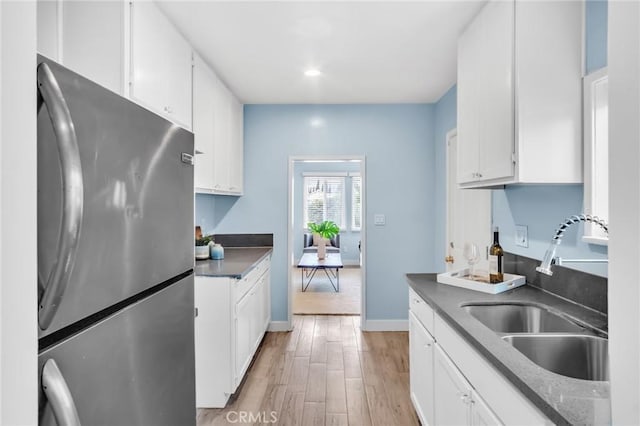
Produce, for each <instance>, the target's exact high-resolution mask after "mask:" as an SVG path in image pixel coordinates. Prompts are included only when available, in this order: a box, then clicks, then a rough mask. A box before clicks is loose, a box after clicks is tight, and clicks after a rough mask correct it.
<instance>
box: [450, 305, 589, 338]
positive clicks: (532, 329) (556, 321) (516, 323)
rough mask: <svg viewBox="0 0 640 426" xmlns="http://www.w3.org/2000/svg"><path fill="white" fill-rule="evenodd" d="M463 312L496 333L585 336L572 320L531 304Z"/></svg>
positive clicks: (470, 307)
mask: <svg viewBox="0 0 640 426" xmlns="http://www.w3.org/2000/svg"><path fill="white" fill-rule="evenodd" d="M462 308H463V309H464V310H465V311H467V312H468V313H469V314H471V316H473V317H474V318H476V319H477V320H478V321H480V322H481V323H483V324H484V325H486V326H487V327H489V328H490V329H491V330H493V331H495V332H496V333H555V332H582V331H584V328H583V327H581V326H579V325H578V324H576V323H574V322H572V321H570V320H569V319H567V318H565V317H563V316H561V315H559V314H556V313H554V312H551V311H550V310H548V309H544V308H542V307H540V306H537V305H533V304H527V303H501V304H487V303H482V304H481V303H469V304H466V305H463V306H462Z"/></svg>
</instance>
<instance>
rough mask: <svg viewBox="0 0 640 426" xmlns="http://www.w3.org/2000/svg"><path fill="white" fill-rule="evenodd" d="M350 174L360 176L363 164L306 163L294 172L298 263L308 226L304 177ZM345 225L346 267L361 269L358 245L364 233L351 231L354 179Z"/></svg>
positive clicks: (299, 163)
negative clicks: (305, 213)
mask: <svg viewBox="0 0 640 426" xmlns="http://www.w3.org/2000/svg"><path fill="white" fill-rule="evenodd" d="M310 172H311V173H316V172H317V173H319V174H322V173H325V172H328V173H341V172H344V173H349V172H360V163H357V162H327V163H316V162H313V163H305V162H302V161H296V162H295V164H294V169H293V185H294V187H293V188H294V189H293V229H295V232H296V234H295V235H294V237H293V243H294V247H293V254H294V256H295V258H296V260H298V259H299V258H300V256H301V255H302V245H303V242H304V238H303V234H304V233H305V232H309V231H307V230H306V227H307V224H306V223H305V222H304V217H303V215H304V212H303V200H304V196H303V195H304V194H303V191H304V176H303V175H302V174H303V173H310ZM344 201H345V224H344V229H343V230H341V231H340V254H341V256H342V262H343V263H344V264H345V265H359V264H360V252H359V251H358V243H359V242H360V231H352V230H351V177H349V176H346V177H345V197H344Z"/></svg>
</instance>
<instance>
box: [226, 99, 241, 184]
mask: <svg viewBox="0 0 640 426" xmlns="http://www.w3.org/2000/svg"><path fill="white" fill-rule="evenodd" d="M230 144H231V146H230V149H229V164H230V168H229V191H230V192H231V193H233V194H242V191H243V173H244V167H243V164H244V106H243V105H242V104H241V103H240V101H239V100H238V99H237V98H236V97H235V96H233V95H232V96H231V135H230Z"/></svg>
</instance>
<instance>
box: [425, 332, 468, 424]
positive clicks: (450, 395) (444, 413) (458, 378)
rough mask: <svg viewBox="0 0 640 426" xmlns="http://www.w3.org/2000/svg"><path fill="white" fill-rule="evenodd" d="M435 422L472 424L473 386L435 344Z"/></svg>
mask: <svg viewBox="0 0 640 426" xmlns="http://www.w3.org/2000/svg"><path fill="white" fill-rule="evenodd" d="M434 352H435V357H434V359H435V362H434V364H435V367H434V371H435V374H434V376H435V388H436V389H437V392H435V398H434V401H435V406H436V407H437V409H436V413H435V424H436V425H438V426H440V425H451V426H460V425H468V424H470V421H471V419H470V416H471V412H470V411H471V409H470V401H471V386H470V385H469V383H468V382H467V380H466V379H465V378H464V376H463V375H462V374H461V373H460V371H458V368H457V367H456V366H455V364H453V362H451V360H450V359H449V356H448V355H447V354H446V353H445V352H444V351H443V350H442V348H441V347H440V345H437V344H436V345H435V351H434Z"/></svg>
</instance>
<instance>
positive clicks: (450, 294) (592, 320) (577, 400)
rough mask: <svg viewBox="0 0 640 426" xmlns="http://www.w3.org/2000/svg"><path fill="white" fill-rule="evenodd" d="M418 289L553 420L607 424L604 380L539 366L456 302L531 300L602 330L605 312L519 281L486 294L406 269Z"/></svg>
mask: <svg viewBox="0 0 640 426" xmlns="http://www.w3.org/2000/svg"><path fill="white" fill-rule="evenodd" d="M407 280H408V281H409V285H410V286H411V288H412V289H413V290H414V291H415V292H416V293H418V295H420V296H421V297H422V298H423V299H424V300H425V301H426V302H427V303H428V304H429V305H430V306H431V307H432V308H433V309H434V311H435V312H436V313H437V314H438V315H439V316H440V317H441V318H442V319H444V320H445V321H446V322H447V323H448V324H449V325H450V326H451V327H452V328H453V329H454V330H456V331H457V332H458V333H459V334H460V336H461V337H462V338H463V339H465V341H466V342H467V343H469V344H470V345H471V346H472V347H474V348H475V349H476V350H477V351H478V352H479V353H480V354H481V355H482V356H483V357H484V358H485V359H486V360H487V361H488V362H489V363H491V364H492V365H493V366H494V367H495V368H496V370H498V371H499V372H500V373H502V374H503V375H504V377H505V378H506V379H507V380H509V381H510V382H511V383H512V384H513V385H514V386H515V387H516V388H517V389H519V390H520V391H521V392H522V394H523V395H524V396H525V397H527V399H529V400H530V401H531V403H532V404H533V405H535V406H536V407H538V409H539V410H540V411H541V412H542V413H544V414H545V415H546V416H547V417H549V419H551V421H553V422H554V423H556V424H567V423H569V424H610V423H611V403H610V387H609V383H608V382H597V381H587V380H580V379H573V378H569V377H565V376H561V375H559V374H555V373H552V372H550V371H548V370H545V369H543V368H542V367H539V366H538V365H536V364H534V363H533V362H532V361H530V360H529V359H528V358H527V357H525V356H524V355H523V354H521V353H520V352H519V351H518V350H516V349H515V348H514V347H512V346H511V345H510V344H508V343H507V342H505V341H503V340H502V339H501V338H500V336H498V335H497V334H496V333H495V332H494V331H492V330H490V329H489V328H487V327H486V326H484V325H483V324H482V323H480V322H479V321H478V320H476V319H475V318H473V317H472V316H471V315H470V314H468V313H467V312H466V311H465V310H463V309H462V308H461V307H460V306H461V305H462V304H464V303H468V302H487V301H490V302H505V301H509V302H514V301H519V302H533V303H539V304H544V305H547V306H549V307H551V308H554V309H558V310H560V311H562V312H564V313H566V314H567V315H569V316H571V317H574V318H575V319H577V320H579V321H582V322H584V323H586V324H589V325H591V326H593V327H594V328H596V329H598V330H600V331H603V332H606V331H607V317H606V316H605V315H603V314H601V313H599V312H597V311H594V310H591V309H586V308H584V307H582V306H580V305H578V304H575V303H572V302H569V301H567V300H564V299H561V298H559V297H556V296H553V295H552V294H550V293H547V292H544V291H542V290H540V289H538V288H535V287H532V286H529V285H525V286H523V287H519V288H516V289H514V290H510V291H507V292H505V293H501V294H497V295H492V294H487V293H480V292H476V291H471V290H466V289H463V288H459V287H454V286H450V285H446V284H439V283H438V282H437V281H436V274H407Z"/></svg>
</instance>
